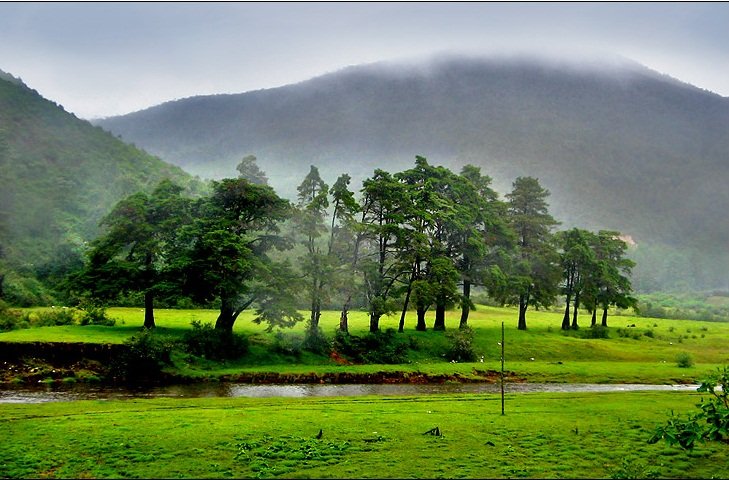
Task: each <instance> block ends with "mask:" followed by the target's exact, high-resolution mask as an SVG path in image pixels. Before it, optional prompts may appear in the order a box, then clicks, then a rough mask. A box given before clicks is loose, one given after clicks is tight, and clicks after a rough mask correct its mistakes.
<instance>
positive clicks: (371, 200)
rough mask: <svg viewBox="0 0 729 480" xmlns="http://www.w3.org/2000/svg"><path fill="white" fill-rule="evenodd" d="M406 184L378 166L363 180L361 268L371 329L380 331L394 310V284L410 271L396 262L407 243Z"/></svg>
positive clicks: (371, 330)
mask: <svg viewBox="0 0 729 480" xmlns="http://www.w3.org/2000/svg"><path fill="white" fill-rule="evenodd" d="M404 195H406V192H405V189H404V186H403V185H402V184H401V183H400V182H398V181H397V180H396V179H395V178H393V176H392V175H391V174H390V173H388V172H386V171H384V170H381V169H376V170H375V172H374V174H373V175H372V177H370V178H368V179H366V180H365V181H364V182H363V183H362V196H363V198H362V222H361V228H362V235H363V245H362V247H361V248H362V256H361V261H360V262H359V267H358V268H359V270H360V271H361V272H362V274H363V278H364V289H365V296H366V297H367V303H368V310H369V316H370V332H377V331H379V329H380V327H379V324H380V318H381V317H382V315H385V314H389V313H392V312H393V311H394V308H395V306H394V303H393V298H392V297H393V292H394V290H393V287H394V285H395V282H396V281H397V280H398V279H399V278H400V277H401V276H402V275H403V274H404V273H406V272H403V270H402V265H401V264H400V263H399V262H395V261H394V257H395V254H396V252H397V251H398V249H399V248H400V247H401V246H402V244H403V242H405V236H404V231H403V229H402V223H403V220H404V214H403V209H402V199H403V197H404Z"/></svg>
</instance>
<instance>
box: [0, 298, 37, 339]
mask: <svg viewBox="0 0 729 480" xmlns="http://www.w3.org/2000/svg"><path fill="white" fill-rule="evenodd" d="M29 326H30V325H29V324H28V320H27V318H26V317H25V316H24V315H23V314H22V313H21V312H20V311H18V310H14V309H12V308H9V307H8V305H7V304H6V303H5V302H3V301H2V300H0V332H6V331H8V330H15V329H17V328H28V327H29Z"/></svg>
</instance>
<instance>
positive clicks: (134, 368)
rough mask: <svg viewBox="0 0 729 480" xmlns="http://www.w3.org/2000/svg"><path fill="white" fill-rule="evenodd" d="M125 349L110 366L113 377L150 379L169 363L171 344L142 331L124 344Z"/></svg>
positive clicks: (152, 333)
mask: <svg viewBox="0 0 729 480" xmlns="http://www.w3.org/2000/svg"><path fill="white" fill-rule="evenodd" d="M124 345H125V346H126V347H127V348H125V349H124V350H123V351H122V354H121V355H119V357H118V358H117V359H116V361H115V362H114V363H113V364H112V366H111V373H112V376H114V377H122V378H124V379H126V380H140V379H151V378H153V377H156V376H157V375H158V374H159V373H160V372H161V371H162V368H163V367H164V365H169V364H170V363H171V360H170V354H171V352H172V343H171V342H169V341H166V340H165V339H162V338H159V337H157V336H155V334H154V332H152V331H149V330H144V331H142V332H141V333H138V334H136V335H133V336H132V337H131V338H129V339H128V340H126V341H125V342H124Z"/></svg>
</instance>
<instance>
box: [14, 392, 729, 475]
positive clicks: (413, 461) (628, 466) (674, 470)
mask: <svg viewBox="0 0 729 480" xmlns="http://www.w3.org/2000/svg"><path fill="white" fill-rule="evenodd" d="M698 398H699V397H698V395H697V394H687V393H676V392H634V393H593V394H519V395H507V398H506V415H505V416H501V402H500V399H499V397H498V396H497V395H448V396H446V395H433V396H413V397H407V396H400V397H385V398H374V397H353V398H305V399H212V398H210V399H194V400H193V399H189V400H188V399H186V400H176V399H156V400H127V401H78V402H68V403H64V402H59V403H46V404H39V405H9V404H6V405H0V419H1V420H0V438H2V439H4V440H3V441H2V442H0V477H57V478H68V477H75V478H104V477H123V478H130V477H146V478H191V477H192V478H205V477H214V478H224V477H238V478H240V477H276V476H281V477H285V478H438V477H449V478H503V477H510V478H514V477H525V478H564V477H570V478H610V477H611V476H613V477H614V478H640V477H646V476H648V475H657V476H659V477H666V478H711V477H715V478H727V477H729V463H727V462H726V459H727V458H729V445H727V444H721V443H709V444H700V445H699V446H698V447H697V448H696V449H695V450H694V451H693V452H684V451H682V450H680V449H678V448H675V447H667V446H665V444H663V443H662V442H661V443H658V444H655V445H648V444H647V439H648V438H649V437H650V435H651V432H652V431H653V429H654V427H655V426H656V425H658V424H662V423H663V422H664V421H665V419H666V418H667V414H668V412H669V411H670V410H675V411H677V412H686V411H690V410H692V409H693V408H694V404H695V403H697V402H698ZM436 426H438V427H439V429H440V431H441V432H442V434H443V436H441V437H437V436H432V435H423V433H424V432H426V431H428V430H430V429H432V428H434V427H436ZM320 429H321V430H322V431H323V435H322V438H321V439H320V440H317V439H315V438H314V437H315V436H316V434H317V433H318V432H319V430H320ZM619 475H623V476H619Z"/></svg>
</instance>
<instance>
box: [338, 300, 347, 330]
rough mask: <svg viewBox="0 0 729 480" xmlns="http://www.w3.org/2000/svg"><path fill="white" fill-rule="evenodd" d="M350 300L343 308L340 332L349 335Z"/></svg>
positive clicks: (340, 316)
mask: <svg viewBox="0 0 729 480" xmlns="http://www.w3.org/2000/svg"><path fill="white" fill-rule="evenodd" d="M348 314H349V299H347V301H346V302H345V303H344V306H343V307H342V313H341V314H340V315H339V331H340V332H344V333H349V317H348Z"/></svg>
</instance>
